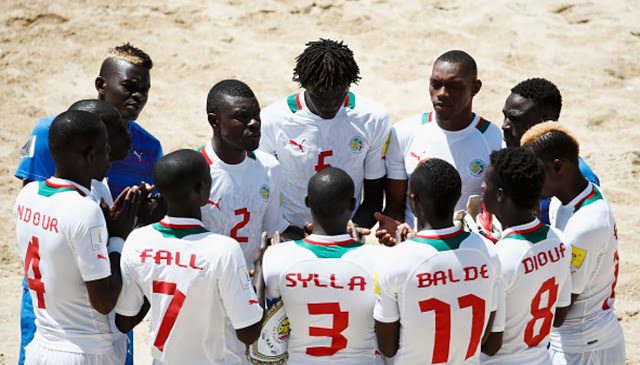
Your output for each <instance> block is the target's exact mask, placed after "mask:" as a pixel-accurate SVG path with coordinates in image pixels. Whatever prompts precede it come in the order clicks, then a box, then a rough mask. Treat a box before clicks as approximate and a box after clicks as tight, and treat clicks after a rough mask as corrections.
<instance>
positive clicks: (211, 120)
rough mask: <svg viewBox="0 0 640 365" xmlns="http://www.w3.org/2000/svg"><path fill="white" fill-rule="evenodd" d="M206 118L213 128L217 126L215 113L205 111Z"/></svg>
mask: <svg viewBox="0 0 640 365" xmlns="http://www.w3.org/2000/svg"><path fill="white" fill-rule="evenodd" d="M207 120H209V125H210V126H211V128H213V129H214V130H215V129H216V128H218V127H219V124H218V116H217V115H216V113H207Z"/></svg>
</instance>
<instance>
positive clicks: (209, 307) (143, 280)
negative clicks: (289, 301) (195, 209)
mask: <svg viewBox="0 0 640 365" xmlns="http://www.w3.org/2000/svg"><path fill="white" fill-rule="evenodd" d="M120 266H121V270H122V292H121V293H120V297H119V299H118V304H117V305H116V312H117V313H118V314H120V315H123V316H135V315H136V314H138V312H139V311H140V308H141V307H142V304H143V302H144V298H145V297H146V298H147V299H148V300H149V302H150V303H151V331H150V335H151V343H152V355H153V358H154V364H240V363H241V359H240V356H239V354H237V353H236V351H235V349H232V348H230V343H232V342H230V341H231V340H235V339H236V334H235V330H234V329H241V328H246V327H249V326H251V325H253V324H255V323H257V322H258V321H260V319H261V318H262V308H261V307H260V305H259V304H258V300H257V297H256V294H255V292H254V291H253V287H252V286H251V281H250V279H249V274H248V271H247V267H246V264H245V261H244V257H243V256H242V251H241V250H240V247H239V246H238V243H237V242H235V241H234V240H232V239H230V238H229V237H224V236H221V235H217V234H213V233H210V232H208V231H207V230H206V229H205V228H204V226H203V225H202V223H201V222H200V221H199V220H197V219H190V218H174V217H165V218H163V219H162V220H161V221H160V222H159V223H155V224H152V225H148V226H145V227H142V228H139V229H136V230H135V231H133V232H132V233H131V234H130V235H129V238H128V239H127V242H126V243H125V245H124V249H123V251H122V258H121V261H120Z"/></svg>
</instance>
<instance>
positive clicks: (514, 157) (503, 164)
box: [488, 147, 544, 209]
mask: <svg viewBox="0 0 640 365" xmlns="http://www.w3.org/2000/svg"><path fill="white" fill-rule="evenodd" d="M490 159H491V169H490V171H491V172H490V173H489V176H488V178H489V179H491V180H490V181H491V182H492V184H493V185H494V186H496V187H497V188H502V190H503V191H504V192H505V194H506V195H507V196H508V197H509V198H510V199H511V201H513V202H514V204H516V205H517V206H518V207H520V208H523V209H534V208H535V207H536V206H537V205H538V202H539V200H540V194H541V193H542V186H543V185H544V168H543V167H542V163H541V162H540V160H538V159H537V158H536V156H535V155H534V154H533V153H531V152H529V151H526V150H524V149H522V148H518V147H507V148H504V149H502V150H499V151H494V152H492V153H491V157H490Z"/></svg>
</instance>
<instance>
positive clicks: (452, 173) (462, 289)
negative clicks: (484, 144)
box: [374, 158, 503, 364]
mask: <svg viewBox="0 0 640 365" xmlns="http://www.w3.org/2000/svg"><path fill="white" fill-rule="evenodd" d="M461 185H462V183H461V180H460V176H459V175H458V172H457V171H456V169H455V168H454V167H453V166H452V165H451V164H449V163H448V162H446V161H444V160H441V159H437V158H432V159H428V160H425V161H423V162H422V163H421V164H419V165H418V166H417V167H416V169H415V170H414V171H413V172H412V174H411V178H410V179H409V192H410V194H409V202H410V204H411V206H412V208H413V209H414V212H416V216H417V219H418V230H419V231H418V233H417V234H416V235H415V237H413V238H410V239H409V240H407V241H404V242H402V243H400V244H399V245H397V246H396V247H393V248H391V249H389V250H388V251H389V254H388V255H387V257H386V260H385V263H384V264H383V265H381V266H380V267H379V270H378V273H379V281H378V285H377V286H376V293H377V294H378V300H377V301H376V305H375V311H374V318H375V326H376V334H377V338H378V346H379V347H380V351H382V353H383V354H384V355H385V356H387V357H392V356H394V355H395V361H396V363H398V364H418V363H434V364H439V363H447V364H463V363H477V361H478V356H479V355H478V354H479V349H480V345H481V342H482V338H483V333H484V332H485V328H490V327H491V325H492V323H493V321H494V317H495V311H496V309H497V308H498V303H499V302H500V301H501V300H502V296H503V293H502V285H501V282H500V280H499V272H500V262H499V260H498V256H497V254H496V252H495V251H494V249H493V247H492V246H491V244H490V243H489V242H487V241H486V240H485V239H483V238H482V237H481V236H480V235H478V234H476V233H469V232H464V231H463V230H462V229H461V228H458V227H456V226H454V224H453V210H454V208H455V205H456V202H457V201H458V199H459V198H460V191H461ZM452 334H455V336H456V338H455V339H453V338H452V337H451V336H452ZM396 352H397V354H396Z"/></svg>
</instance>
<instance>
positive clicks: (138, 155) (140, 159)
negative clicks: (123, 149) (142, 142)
mask: <svg viewBox="0 0 640 365" xmlns="http://www.w3.org/2000/svg"><path fill="white" fill-rule="evenodd" d="M143 153H144V152H138V151H136V150H133V154H134V155H135V156H136V157H137V158H138V161H140V162H142V154H143Z"/></svg>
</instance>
